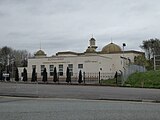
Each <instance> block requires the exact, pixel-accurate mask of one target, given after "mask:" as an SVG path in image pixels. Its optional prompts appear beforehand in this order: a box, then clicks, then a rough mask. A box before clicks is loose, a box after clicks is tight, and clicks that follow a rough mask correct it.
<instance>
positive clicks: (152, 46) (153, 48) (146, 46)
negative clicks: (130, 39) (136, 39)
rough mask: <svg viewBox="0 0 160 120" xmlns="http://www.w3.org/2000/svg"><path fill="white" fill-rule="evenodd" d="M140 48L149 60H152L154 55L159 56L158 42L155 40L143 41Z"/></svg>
mask: <svg viewBox="0 0 160 120" xmlns="http://www.w3.org/2000/svg"><path fill="white" fill-rule="evenodd" d="M140 47H141V48H142V49H143V50H144V51H145V53H146V56H147V58H148V59H149V60H150V59H151V58H153V56H154V55H160V40H159V39H157V38H155V39H149V40H144V41H143V44H142V45H141V46H140Z"/></svg>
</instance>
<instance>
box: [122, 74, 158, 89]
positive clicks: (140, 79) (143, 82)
mask: <svg viewBox="0 0 160 120" xmlns="http://www.w3.org/2000/svg"><path fill="white" fill-rule="evenodd" d="M125 85H127V86H128V85H129V86H131V87H144V88H160V71H147V72H144V73H134V74H132V75H130V76H129V77H128V80H127V81H126V82H125Z"/></svg>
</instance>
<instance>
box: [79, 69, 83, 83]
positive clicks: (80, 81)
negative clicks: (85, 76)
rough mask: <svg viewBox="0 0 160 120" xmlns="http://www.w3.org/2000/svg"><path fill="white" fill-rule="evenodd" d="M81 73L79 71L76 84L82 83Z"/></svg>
mask: <svg viewBox="0 0 160 120" xmlns="http://www.w3.org/2000/svg"><path fill="white" fill-rule="evenodd" d="M82 82H83V81H82V71H81V70H80V71H79V78H78V83H82Z"/></svg>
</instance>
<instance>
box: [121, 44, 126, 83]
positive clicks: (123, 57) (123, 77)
mask: <svg viewBox="0 0 160 120" xmlns="http://www.w3.org/2000/svg"><path fill="white" fill-rule="evenodd" d="M122 45H123V80H122V85H123V84H124V75H125V74H124V73H125V64H124V47H125V46H126V44H125V43H123V44H122Z"/></svg>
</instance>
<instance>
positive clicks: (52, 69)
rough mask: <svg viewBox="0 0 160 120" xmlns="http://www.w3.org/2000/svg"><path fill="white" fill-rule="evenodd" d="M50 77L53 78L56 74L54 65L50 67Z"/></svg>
mask: <svg viewBox="0 0 160 120" xmlns="http://www.w3.org/2000/svg"><path fill="white" fill-rule="evenodd" d="M49 71H50V76H53V74H54V73H53V72H54V65H50V66H49Z"/></svg>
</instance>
